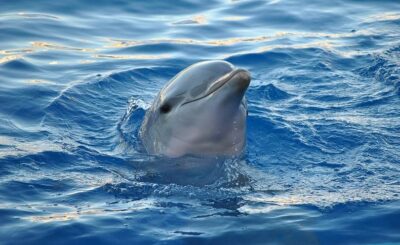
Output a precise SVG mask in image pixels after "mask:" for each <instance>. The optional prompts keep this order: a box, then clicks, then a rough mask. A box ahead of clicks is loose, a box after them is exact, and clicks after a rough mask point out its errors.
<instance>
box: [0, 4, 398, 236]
mask: <svg viewBox="0 0 400 245" xmlns="http://www.w3.org/2000/svg"><path fill="white" fill-rule="evenodd" d="M210 59H224V60H227V61H229V62H231V63H233V64H234V65H236V66H239V67H243V68H246V69H248V70H249V71H250V72H251V74H252V83H251V85H250V87H249V89H248V91H247V99H248V107H249V116H248V133H247V147H246V150H245V152H244V155H243V156H242V157H240V158H235V159H223V160H222V159H220V161H218V164H214V165H212V164H211V165H208V164H204V165H199V164H197V162H196V160H194V159H183V160H182V159H180V160H178V159H159V158H157V157H153V156H148V155H147V154H146V153H145V152H144V151H143V147H142V146H141V143H140V141H139V140H138V128H139V126H140V123H141V121H142V120H143V116H144V112H145V110H146V109H147V108H148V107H149V106H150V104H151V102H152V100H153V98H154V97H155V96H156V94H157V92H158V91H159V89H160V88H161V87H162V86H163V84H164V83H166V82H167V81H168V80H169V79H170V78H171V77H173V76H174V75H175V74H176V73H177V72H179V71H180V70H182V69H183V68H185V67H187V66H188V65H191V64H193V63H195V62H198V61H202V60H210ZM188 165H189V166H188ZM0 243H1V244H91V243H93V244H400V2H399V1H395V0H392V1H390V0H386V1H385V0H383V1H381V0H380V1H378V0H376V1H361V0H360V1H358V0H332V1H316V0H306V1H294V0H266V1H257V0H243V1H242V0H231V1H222V0H221V1H217V0H213V1H207V2H204V1H193V0H178V1H127V0H119V1H113V2H111V1H104V0H99V1H78V0H71V1H50V0H40V1H27V0H25V1H24V0H21V1H1V4H0Z"/></svg>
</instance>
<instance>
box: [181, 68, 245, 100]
mask: <svg viewBox="0 0 400 245" xmlns="http://www.w3.org/2000/svg"><path fill="white" fill-rule="evenodd" d="M242 72H243V73H247V74H249V72H248V71H246V70H245V69H241V68H238V69H235V70H233V71H231V72H230V73H228V74H226V75H224V76H222V77H221V78H220V79H218V80H217V81H216V82H214V83H213V84H212V85H211V88H210V90H209V91H207V93H206V94H205V95H203V96H200V97H198V98H195V99H193V100H189V101H186V102H185V103H182V105H181V106H184V105H186V104H189V103H192V102H195V101H198V100H201V99H204V98H205V97H207V96H209V95H211V94H213V93H214V92H216V91H217V90H218V89H220V88H221V87H222V86H224V85H225V84H227V83H228V82H229V81H230V80H231V79H232V78H233V77H234V76H235V75H237V74H239V73H242ZM249 76H250V75H249Z"/></svg>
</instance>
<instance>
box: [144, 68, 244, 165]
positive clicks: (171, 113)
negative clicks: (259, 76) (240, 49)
mask: <svg viewBox="0 0 400 245" xmlns="http://www.w3.org/2000/svg"><path fill="white" fill-rule="evenodd" d="M249 84H250V73H249V72H248V71H246V70H244V69H238V68H235V67H234V66H233V65H232V64H230V63H228V62H226V61H219V60H218V61H205V62H199V63H196V64H194V65H191V66H189V67H188V68H186V69H185V70H183V71H181V72H180V73H178V74H177V75H176V76H175V77H174V78H172V79H171V80H170V81H169V82H168V83H167V84H166V85H165V86H164V88H162V89H161V91H160V92H159V94H158V96H157V97H156V98H155V100H154V102H153V104H152V106H151V107H150V109H149V110H148V111H147V112H146V115H145V118H144V121H143V123H142V125H141V128H140V138H141V140H142V142H143V145H144V147H145V148H146V150H147V152H148V153H149V154H153V155H163V156H168V157H179V156H183V155H201V156H237V155H240V154H241V153H242V151H243V148H244V146H245V141H246V116H247V106H246V101H245V97H244V94H245V92H246V89H247V87H248V86H249Z"/></svg>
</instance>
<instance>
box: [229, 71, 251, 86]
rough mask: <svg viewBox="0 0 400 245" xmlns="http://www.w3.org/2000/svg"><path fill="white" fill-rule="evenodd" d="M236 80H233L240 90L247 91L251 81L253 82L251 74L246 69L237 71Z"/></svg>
mask: <svg viewBox="0 0 400 245" xmlns="http://www.w3.org/2000/svg"><path fill="white" fill-rule="evenodd" d="M234 76H235V79H233V80H234V81H235V84H237V86H238V87H239V89H241V90H246V89H247V88H248V87H249V85H250V81H251V76H250V72H248V71H247V70H245V69H241V68H239V69H237V70H235V75H234Z"/></svg>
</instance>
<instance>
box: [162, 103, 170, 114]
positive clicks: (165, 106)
mask: <svg viewBox="0 0 400 245" xmlns="http://www.w3.org/2000/svg"><path fill="white" fill-rule="evenodd" d="M170 111H171V106H170V105H169V104H163V105H162V106H161V107H160V112H161V113H163V114H164V113H168V112H170Z"/></svg>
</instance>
